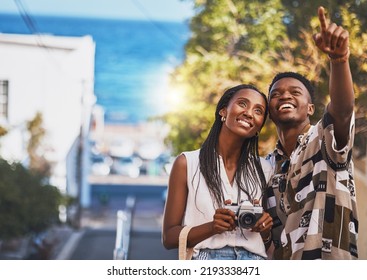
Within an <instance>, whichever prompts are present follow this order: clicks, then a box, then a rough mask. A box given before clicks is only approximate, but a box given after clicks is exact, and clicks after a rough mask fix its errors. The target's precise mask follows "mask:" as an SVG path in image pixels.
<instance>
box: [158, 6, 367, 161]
mask: <svg viewBox="0 0 367 280" xmlns="http://www.w3.org/2000/svg"><path fill="white" fill-rule="evenodd" d="M311 2H312V1H311ZM311 2H310V1H290V0H283V1H280V0H279V1H278V0H262V1H256V2H254V1H242V0H237V1H235V0H196V1H194V4H195V5H194V6H195V10H196V15H195V16H194V17H193V18H192V20H191V22H190V28H191V31H192V36H191V38H190V40H189V41H188V43H187V45H186V48H185V51H186V58H185V61H184V62H183V64H182V65H180V66H179V67H178V68H177V69H176V71H175V72H174V73H173V74H172V79H171V80H172V86H173V87H180V88H183V89H184V98H185V99H184V102H181V104H182V106H181V107H179V108H178V109H176V110H175V111H172V112H170V113H168V114H166V115H165V116H164V117H163V118H164V120H165V121H166V122H167V123H168V124H169V125H170V126H171V132H170V134H169V136H168V138H167V142H169V143H171V144H172V146H173V150H174V152H175V153H179V152H181V151H183V150H191V149H195V148H199V147H200V146H201V144H202V142H203V139H205V137H206V135H207V133H208V131H209V129H210V125H211V123H212V122H213V120H214V111H215V108H214V107H215V105H216V103H217V100H218V98H219V96H220V95H221V94H222V93H223V91H224V90H225V89H226V88H228V87H230V86H233V85H236V84H239V83H254V84H255V85H256V86H257V87H258V88H259V89H261V90H262V91H264V92H265V93H267V90H268V85H269V83H270V81H271V78H272V77H273V76H274V75H275V74H276V73H277V72H281V71H290V70H291V71H295V72H300V73H302V74H304V75H305V76H307V77H308V78H309V79H310V80H312V81H313V82H314V85H315V87H316V92H317V98H316V102H315V103H316V114H315V115H314V118H313V119H319V118H320V116H321V114H322V113H323V108H324V106H325V104H326V102H327V101H328V94H327V93H328V71H329V70H328V59H327V56H325V55H324V54H321V53H320V52H319V51H318V49H317V48H316V47H315V44H314V42H313V39H312V34H314V33H316V32H318V20H317V15H316V11H317V7H318V6H319V5H320V2H321V1H313V2H312V3H311ZM322 2H323V5H325V7H326V9H327V10H328V11H329V13H330V15H331V17H332V19H333V20H334V21H336V22H337V23H339V24H343V25H344V26H345V27H346V28H347V29H348V31H349V32H350V36H351V38H352V39H351V45H350V50H351V58H350V63H351V69H352V74H353V77H354V82H355V92H356V104H357V105H356V112H357V114H356V115H357V120H356V123H357V126H358V127H356V131H357V134H356V145H357V148H359V149H360V150H361V149H363V147H364V149H365V144H363V143H365V142H366V141H365V140H364V139H366V138H367V132H366V131H367V129H366V128H367V125H366V123H367V121H366V108H367V102H366V101H367V100H366V94H365V92H366V84H365V82H364V81H366V80H367V77H366V74H367V72H366V70H367V59H366V54H367V52H366V48H367V41H366V40H367V33H365V32H364V30H366V28H365V27H366V26H365V25H366V19H365V17H364V14H363V13H361V11H365V10H366V7H367V3H366V1H355V2H353V3H349V2H350V1H332V0H329V1H326V2H325V1H322ZM325 3H326V4H325ZM363 93H364V94H363ZM260 138H261V139H262V140H263V141H262V143H260V145H261V150H260V152H261V153H262V154H265V153H267V152H269V150H270V149H272V148H273V147H274V144H275V142H274V141H275V139H276V133H275V129H274V125H273V124H272V122H271V121H269V122H267V124H266V126H265V127H264V129H263V131H262V133H261V137H260ZM358 143H361V144H360V147H358ZM363 145H364V146H363Z"/></svg>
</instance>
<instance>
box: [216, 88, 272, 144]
mask: <svg viewBox="0 0 367 280" xmlns="http://www.w3.org/2000/svg"><path fill="white" fill-rule="evenodd" d="M265 113H266V100H265V99H264V97H263V96H262V95H261V94H260V93H258V92H257V91H255V90H253V89H241V90H239V91H238V92H237V93H235V94H234V95H233V97H232V99H231V100H230V101H229V103H228V106H227V107H225V108H223V109H222V110H221V111H220V114H221V116H224V117H225V118H226V120H225V122H224V124H223V125H224V126H226V127H227V128H228V129H229V130H230V131H232V132H233V133H235V134H238V135H240V136H241V137H245V138H251V137H253V136H254V135H255V134H256V132H260V130H261V127H262V125H263V123H264V119H265Z"/></svg>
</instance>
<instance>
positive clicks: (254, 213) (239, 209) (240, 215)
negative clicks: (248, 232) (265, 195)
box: [225, 200, 263, 229]
mask: <svg viewBox="0 0 367 280" xmlns="http://www.w3.org/2000/svg"><path fill="white" fill-rule="evenodd" d="M225 208H227V209H230V210H232V211H233V212H234V213H235V214H236V217H237V220H236V225H237V226H239V227H240V228H245V229H249V228H252V227H253V226H254V225H255V224H256V222H257V220H258V219H259V218H260V217H261V216H262V213H263V208H262V207H261V206H260V205H258V204H256V205H253V204H252V203H251V202H250V201H248V200H244V201H242V202H241V203H240V205H238V204H237V203H232V204H230V205H226V206H225Z"/></svg>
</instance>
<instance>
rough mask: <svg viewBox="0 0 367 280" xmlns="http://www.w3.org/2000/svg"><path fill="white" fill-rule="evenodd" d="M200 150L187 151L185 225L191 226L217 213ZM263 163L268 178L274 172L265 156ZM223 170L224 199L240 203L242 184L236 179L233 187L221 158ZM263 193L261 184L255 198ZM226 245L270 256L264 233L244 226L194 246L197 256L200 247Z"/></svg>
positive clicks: (211, 247)
mask: <svg viewBox="0 0 367 280" xmlns="http://www.w3.org/2000/svg"><path fill="white" fill-rule="evenodd" d="M199 153H200V150H195V151H190V152H183V154H184V155H185V157H186V160H187V184H188V197H187V202H186V212H185V215H184V221H183V224H184V225H190V226H198V225H201V224H204V223H208V222H210V221H213V215H214V214H215V206H214V202H213V199H212V197H211V195H210V192H209V189H208V187H207V184H206V182H205V179H204V177H203V175H202V174H201V172H200V168H199ZM261 163H262V167H263V170H264V174H265V178H266V180H268V178H269V177H270V175H271V174H270V173H271V170H272V169H271V166H270V164H268V162H266V161H265V160H264V159H261ZM220 170H221V172H220V174H221V179H222V187H223V194H224V199H225V200H226V199H230V200H231V201H232V202H237V197H238V186H237V184H236V182H234V183H233V186H231V184H230V182H229V180H228V177H227V173H226V172H225V168H224V164H223V161H222V158H220ZM260 196H261V189H260V186H259V187H258V188H257V193H256V194H255V195H254V198H256V199H260ZM241 197H242V198H247V195H246V194H245V193H244V192H241ZM243 235H244V236H245V237H246V238H245V237H244V236H243ZM224 246H232V247H243V248H245V249H246V250H247V251H250V252H252V253H255V254H258V255H260V256H263V257H265V258H266V257H267V255H266V251H265V246H264V243H263V241H262V239H261V236H260V233H258V232H251V231H250V230H246V229H241V228H240V227H237V228H236V230H235V231H232V232H229V231H226V232H223V233H221V234H216V235H213V236H212V237H210V238H207V239H205V240H203V241H202V242H200V243H198V244H197V245H196V246H195V248H194V256H195V254H197V253H198V252H199V250H200V249H204V248H207V249H219V248H223V247H224Z"/></svg>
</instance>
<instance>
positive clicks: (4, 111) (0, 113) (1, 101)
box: [0, 80, 9, 119]
mask: <svg viewBox="0 0 367 280" xmlns="http://www.w3.org/2000/svg"><path fill="white" fill-rule="evenodd" d="M8 96H9V82H8V81H4V80H0V118H5V119H8Z"/></svg>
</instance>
